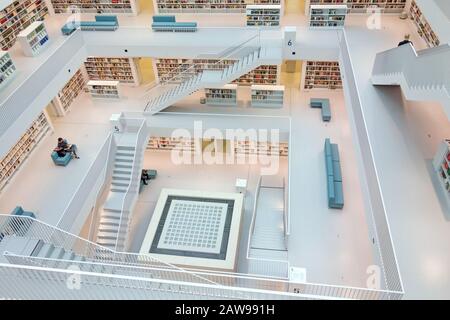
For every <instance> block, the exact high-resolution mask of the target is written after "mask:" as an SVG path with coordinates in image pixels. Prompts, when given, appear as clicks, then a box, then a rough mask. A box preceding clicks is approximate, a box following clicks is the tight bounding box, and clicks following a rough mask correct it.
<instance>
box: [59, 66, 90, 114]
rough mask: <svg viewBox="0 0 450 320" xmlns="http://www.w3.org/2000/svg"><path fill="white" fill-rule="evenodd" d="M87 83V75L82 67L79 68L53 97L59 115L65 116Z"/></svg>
mask: <svg viewBox="0 0 450 320" xmlns="http://www.w3.org/2000/svg"><path fill="white" fill-rule="evenodd" d="M85 85H86V80H85V77H84V75H83V72H82V71H81V69H79V70H78V71H77V72H75V74H74V75H73V77H72V78H71V79H70V80H69V82H67V83H66V85H65V86H64V87H63V88H62V89H61V91H59V92H58V95H57V96H56V97H55V98H54V99H53V103H54V104H55V105H56V114H57V115H58V116H63V115H65V114H66V113H67V112H68V111H69V108H70V105H71V104H72V102H73V100H75V98H76V97H78V95H79V94H80V93H81V92H82V91H83V89H84V87H85Z"/></svg>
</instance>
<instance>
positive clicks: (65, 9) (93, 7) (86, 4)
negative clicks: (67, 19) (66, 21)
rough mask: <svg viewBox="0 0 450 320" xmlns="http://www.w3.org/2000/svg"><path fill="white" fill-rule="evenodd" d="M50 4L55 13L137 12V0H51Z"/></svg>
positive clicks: (134, 13) (129, 13)
mask: <svg viewBox="0 0 450 320" xmlns="http://www.w3.org/2000/svg"><path fill="white" fill-rule="evenodd" d="M51 4H52V6H53V10H54V11H55V13H76V12H81V13H96V14H102V13H114V14H128V15H137V14H138V13H139V2H138V0H51Z"/></svg>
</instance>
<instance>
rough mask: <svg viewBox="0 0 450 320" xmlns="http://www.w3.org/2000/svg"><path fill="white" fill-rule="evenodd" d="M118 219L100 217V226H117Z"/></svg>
mask: <svg viewBox="0 0 450 320" xmlns="http://www.w3.org/2000/svg"><path fill="white" fill-rule="evenodd" d="M119 222H120V218H116V217H114V218H110V217H106V216H105V217H102V219H101V224H102V225H104V226H107V225H110V226H117V227H118V226H119Z"/></svg>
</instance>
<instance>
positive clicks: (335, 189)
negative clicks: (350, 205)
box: [324, 138, 344, 209]
mask: <svg viewBox="0 0 450 320" xmlns="http://www.w3.org/2000/svg"><path fill="white" fill-rule="evenodd" d="M324 153H325V167H326V170H327V190H328V207H329V208H332V209H342V208H343V207H344V191H343V188H342V172H341V163H340V158H339V148H338V145H337V144H335V143H331V142H330V139H329V138H327V139H325V148H324Z"/></svg>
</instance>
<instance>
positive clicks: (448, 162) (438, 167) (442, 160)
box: [433, 139, 450, 206]
mask: <svg viewBox="0 0 450 320" xmlns="http://www.w3.org/2000/svg"><path fill="white" fill-rule="evenodd" d="M433 167H434V169H435V171H436V174H437V175H438V180H439V185H440V186H441V188H442V190H443V195H444V197H445V199H446V200H447V204H448V205H449V206H450V140H448V139H447V140H444V141H442V142H441V144H440V145H439V147H438V151H437V152H436V155H435V156H434V158H433Z"/></svg>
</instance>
